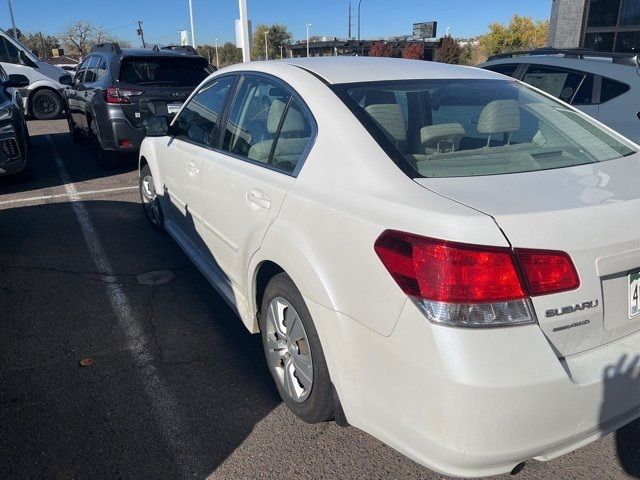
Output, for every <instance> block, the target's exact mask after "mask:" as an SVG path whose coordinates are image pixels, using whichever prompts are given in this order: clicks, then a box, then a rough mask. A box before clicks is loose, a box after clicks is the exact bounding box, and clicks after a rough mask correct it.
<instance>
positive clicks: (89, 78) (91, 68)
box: [84, 57, 100, 83]
mask: <svg viewBox="0 0 640 480" xmlns="http://www.w3.org/2000/svg"><path fill="white" fill-rule="evenodd" d="M99 61H100V58H99V57H91V61H90V62H89V64H88V65H87V72H86V73H85V74H84V83H93V82H95V81H96V68H97V67H98V62H99Z"/></svg>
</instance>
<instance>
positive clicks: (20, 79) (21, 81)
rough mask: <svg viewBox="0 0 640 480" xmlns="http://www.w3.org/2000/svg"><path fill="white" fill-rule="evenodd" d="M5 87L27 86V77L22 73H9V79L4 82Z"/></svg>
mask: <svg viewBox="0 0 640 480" xmlns="http://www.w3.org/2000/svg"><path fill="white" fill-rule="evenodd" d="M4 86H5V88H9V87H14V88H23V87H28V86H29V79H28V78H27V77H25V76H24V75H20V74H18V73H12V74H11V75H9V80H7V81H6V82H4Z"/></svg>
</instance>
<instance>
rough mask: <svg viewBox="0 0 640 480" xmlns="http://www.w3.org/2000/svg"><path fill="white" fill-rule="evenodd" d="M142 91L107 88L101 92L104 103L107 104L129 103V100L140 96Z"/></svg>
mask: <svg viewBox="0 0 640 480" xmlns="http://www.w3.org/2000/svg"><path fill="white" fill-rule="evenodd" d="M143 93H144V92H143V91H142V90H134V89H132V88H115V87H109V88H107V89H106V90H103V91H102V95H103V97H104V101H105V102H107V103H119V104H123V103H131V100H130V98H131V97H136V96H138V95H142V94H143Z"/></svg>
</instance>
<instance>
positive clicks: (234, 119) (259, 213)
mask: <svg viewBox="0 0 640 480" xmlns="http://www.w3.org/2000/svg"><path fill="white" fill-rule="evenodd" d="M315 125H316V124H315V121H314V120H313V117H312V116H311V113H310V112H309V110H308V108H307V107H306V106H305V105H304V103H303V102H302V100H301V98H300V97H298V96H297V95H296V94H295V93H294V92H293V91H292V90H291V89H290V88H289V87H288V86H286V85H284V84H283V83H281V82H279V81H278V80H276V79H274V78H272V77H268V76H260V75H248V74H247V75H245V76H243V78H242V79H241V81H240V82H239V85H238V87H237V90H236V94H235V96H234V100H233V103H232V104H231V106H230V108H229V112H228V115H227V120H226V123H225V127H224V131H223V132H222V136H221V137H222V138H221V139H220V148H218V149H216V150H215V151H214V152H213V153H212V154H210V155H206V156H204V157H203V159H202V165H201V171H202V174H201V180H200V198H201V200H202V222H201V223H200V224H199V225H198V233H199V235H200V237H201V238H202V239H203V240H204V242H205V244H206V245H207V247H208V249H209V251H211V252H212V254H213V257H214V260H215V262H216V263H217V264H218V266H219V267H220V268H221V269H222V271H223V272H224V274H225V276H226V278H227V279H228V280H229V282H230V284H231V285H230V286H231V287H232V288H233V291H234V293H235V294H236V301H237V302H238V300H239V299H238V296H239V294H240V295H245V294H246V291H247V290H246V272H247V266H248V262H249V260H250V258H251V255H252V254H253V253H255V252H256V251H257V250H258V248H259V247H260V244H261V242H262V239H263V238H264V235H265V233H266V231H267V228H268V227H269V225H271V223H272V222H273V221H274V220H275V218H276V216H277V215H278V212H279V210H280V207H281V205H282V202H283V200H284V198H285V195H286V193H287V191H288V190H289V189H290V188H291V186H292V185H293V184H294V182H295V178H296V175H297V173H298V171H299V169H300V167H301V165H302V162H303V160H304V158H305V157H306V155H307V152H308V151H309V149H310V146H311V144H312V142H313V138H315V132H316V126H315Z"/></svg>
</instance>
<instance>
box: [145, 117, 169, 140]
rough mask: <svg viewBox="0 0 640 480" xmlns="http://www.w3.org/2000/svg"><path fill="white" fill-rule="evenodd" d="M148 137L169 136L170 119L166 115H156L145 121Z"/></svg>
mask: <svg viewBox="0 0 640 480" xmlns="http://www.w3.org/2000/svg"><path fill="white" fill-rule="evenodd" d="M144 130H145V133H146V135H147V137H164V136H166V135H168V134H169V118H168V117H167V116H165V115H154V116H153V117H149V118H147V119H145V121H144Z"/></svg>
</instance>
